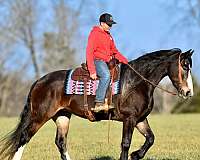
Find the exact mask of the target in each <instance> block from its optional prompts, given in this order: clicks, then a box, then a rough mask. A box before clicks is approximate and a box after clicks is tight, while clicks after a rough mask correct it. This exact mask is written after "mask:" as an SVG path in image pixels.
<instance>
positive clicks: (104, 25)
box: [101, 22, 112, 31]
mask: <svg viewBox="0 0 200 160" xmlns="http://www.w3.org/2000/svg"><path fill="white" fill-rule="evenodd" d="M101 26H102V28H103V30H104V31H109V30H110V29H111V27H112V26H108V25H107V24H106V23H105V22H101Z"/></svg>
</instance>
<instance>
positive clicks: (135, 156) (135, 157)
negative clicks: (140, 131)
mask: <svg viewBox="0 0 200 160" xmlns="http://www.w3.org/2000/svg"><path fill="white" fill-rule="evenodd" d="M139 159H141V158H140V156H139V155H138V152H137V151H135V152H133V153H131V155H130V156H129V159H128V160H139Z"/></svg>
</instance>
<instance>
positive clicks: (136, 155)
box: [131, 119, 154, 160]
mask: <svg viewBox="0 0 200 160" xmlns="http://www.w3.org/2000/svg"><path fill="white" fill-rule="evenodd" d="M136 128H137V129H138V131H139V132H140V133H141V134H142V135H143V136H144V137H145V138H146V141H145V143H144V145H143V146H142V147H141V148H140V149H139V150H137V151H135V152H133V153H131V160H138V159H142V158H143V157H144V155H145V154H146V152H147V151H148V149H149V148H150V147H151V146H152V145H153V143H154V134H153V132H152V131H151V128H150V126H149V124H148V121H147V119H145V120H144V121H143V122H140V123H138V124H137V125H136Z"/></svg>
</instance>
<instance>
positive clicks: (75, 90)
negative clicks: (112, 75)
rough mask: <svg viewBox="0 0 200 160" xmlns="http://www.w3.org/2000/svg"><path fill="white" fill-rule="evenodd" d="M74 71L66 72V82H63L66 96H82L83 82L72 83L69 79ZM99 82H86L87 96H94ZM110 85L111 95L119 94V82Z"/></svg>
mask: <svg viewBox="0 0 200 160" xmlns="http://www.w3.org/2000/svg"><path fill="white" fill-rule="evenodd" d="M73 71H74V70H70V71H68V72H69V73H68V74H67V77H66V80H65V93H66V94H76V95H83V94H84V82H83V81H74V80H72V78H71V75H72V73H73ZM98 84H99V80H89V81H87V95H96V89H97V87H98ZM110 85H112V94H113V95H115V94H119V92H120V83H119V80H118V81H116V82H114V83H112V84H110Z"/></svg>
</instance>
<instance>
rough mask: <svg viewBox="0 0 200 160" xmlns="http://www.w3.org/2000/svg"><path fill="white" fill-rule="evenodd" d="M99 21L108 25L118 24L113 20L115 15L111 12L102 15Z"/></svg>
mask: <svg viewBox="0 0 200 160" xmlns="http://www.w3.org/2000/svg"><path fill="white" fill-rule="evenodd" d="M99 22H100V23H101V22H105V23H106V24H107V25H109V26H112V25H113V24H116V22H115V21H114V20H113V17H112V15H111V14H109V13H104V14H102V15H101V16H100V18H99Z"/></svg>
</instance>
